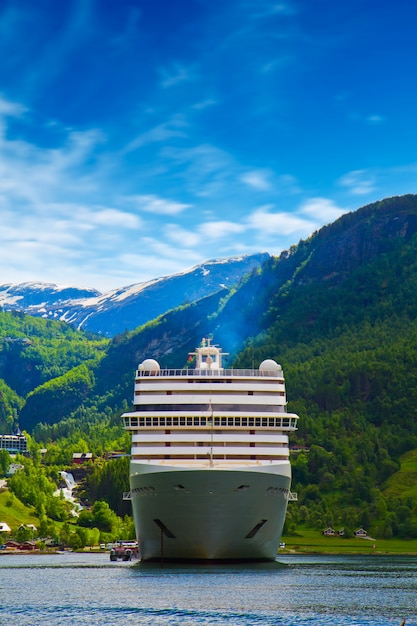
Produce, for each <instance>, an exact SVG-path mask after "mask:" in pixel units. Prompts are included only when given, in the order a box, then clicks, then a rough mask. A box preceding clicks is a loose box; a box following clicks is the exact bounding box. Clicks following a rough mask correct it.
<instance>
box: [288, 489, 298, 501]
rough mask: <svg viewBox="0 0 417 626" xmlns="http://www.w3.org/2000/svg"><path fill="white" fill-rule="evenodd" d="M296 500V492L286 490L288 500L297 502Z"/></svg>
mask: <svg viewBox="0 0 417 626" xmlns="http://www.w3.org/2000/svg"><path fill="white" fill-rule="evenodd" d="M297 500H298V494H297V493H295V492H294V491H289V492H288V501H289V502H297Z"/></svg>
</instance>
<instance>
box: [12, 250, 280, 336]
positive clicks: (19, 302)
mask: <svg viewBox="0 0 417 626" xmlns="http://www.w3.org/2000/svg"><path fill="white" fill-rule="evenodd" d="M268 258H269V254H268V253H259V254H253V255H246V256H239V257H231V258H227V259H213V260H210V261H206V262H205V263H203V264H201V265H198V266H196V267H193V268H191V269H190V270H188V271H185V272H182V273H179V274H173V275H171V276H165V277H163V278H155V279H154V280H151V281H148V282H144V283H137V284H134V285H129V286H127V287H123V288H121V289H115V290H113V291H110V292H108V293H105V294H102V293H100V292H98V291H96V290H94V289H80V288H77V287H59V286H57V285H53V284H46V283H21V284H16V285H13V284H5V285H0V306H1V307H2V309H3V311H21V312H23V313H26V314H27V315H33V316H36V317H43V318H45V319H54V320H60V321H64V322H67V323H69V324H72V325H74V326H76V327H77V328H79V329H83V330H86V331H91V332H95V333H99V334H102V335H103V336H106V337H113V336H114V335H117V334H119V333H122V332H124V331H126V330H132V329H133V328H137V327H138V326H141V325H142V324H144V323H146V322H148V321H149V320H151V319H154V318H155V317H157V316H158V315H161V314H162V313H165V312H166V311H168V310H169V309H173V308H175V307H177V306H180V305H182V304H184V303H186V302H194V301H195V300H199V299H201V298H204V297H206V296H208V295H211V294H213V293H216V292H217V291H219V290H221V289H223V288H224V287H228V288H230V287H233V286H234V285H236V284H237V283H238V282H239V281H240V280H241V279H242V277H243V276H244V275H245V274H247V273H248V272H251V271H252V270H253V269H256V268H258V267H260V265H261V264H262V263H263V262H264V261H265V260H266V259H268Z"/></svg>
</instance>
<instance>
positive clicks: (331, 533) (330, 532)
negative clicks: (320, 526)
mask: <svg viewBox="0 0 417 626" xmlns="http://www.w3.org/2000/svg"><path fill="white" fill-rule="evenodd" d="M335 534H336V531H335V530H333V528H331V527H330V526H329V527H328V528H326V530H323V532H322V535H324V536H325V537H334V535H335Z"/></svg>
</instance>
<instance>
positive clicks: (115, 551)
mask: <svg viewBox="0 0 417 626" xmlns="http://www.w3.org/2000/svg"><path fill="white" fill-rule="evenodd" d="M137 556H138V549H137V546H132V545H131V544H129V545H126V544H124V543H123V542H122V541H120V542H119V543H117V544H115V545H114V546H113V547H112V549H111V550H110V561H131V560H132V559H133V558H134V557H137Z"/></svg>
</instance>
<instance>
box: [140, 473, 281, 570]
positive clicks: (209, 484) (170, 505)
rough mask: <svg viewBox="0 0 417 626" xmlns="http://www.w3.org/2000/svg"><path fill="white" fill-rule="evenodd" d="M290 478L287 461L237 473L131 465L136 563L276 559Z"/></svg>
mask: <svg viewBox="0 0 417 626" xmlns="http://www.w3.org/2000/svg"><path fill="white" fill-rule="evenodd" d="M290 481H291V470H290V464H289V462H287V461H282V462H278V463H271V464H270V465H261V466H258V467H254V466H252V467H240V468H237V467H235V469H225V468H216V467H213V468H211V467H207V468H203V467H202V468H198V469H197V468H195V467H194V468H184V467H178V468H176V467H175V466H174V467H173V466H167V467H163V466H161V465H156V464H155V465H153V464H150V463H140V462H139V463H138V462H135V461H133V462H132V463H131V477H130V482H131V498H132V506H133V515H134V520H135V526H136V529H137V533H138V542H139V553H140V557H141V559H142V560H144V561H149V560H169V559H172V560H191V559H195V560H258V561H259V560H273V559H275V557H276V554H277V550H278V546H279V541H280V537H281V533H282V528H283V525H284V520H285V514H286V509H287V502H288V495H289V489H290Z"/></svg>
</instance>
